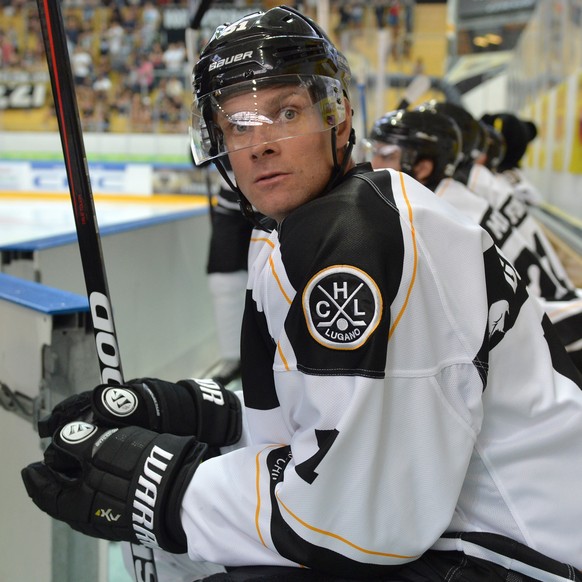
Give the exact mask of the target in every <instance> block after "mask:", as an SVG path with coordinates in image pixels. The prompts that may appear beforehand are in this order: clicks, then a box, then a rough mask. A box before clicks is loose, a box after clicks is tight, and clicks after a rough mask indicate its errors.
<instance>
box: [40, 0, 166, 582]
mask: <svg viewBox="0 0 582 582" xmlns="http://www.w3.org/2000/svg"><path fill="white" fill-rule="evenodd" d="M37 5H38V11H39V16H40V22H41V29H42V36H43V41H44V47H45V54H46V59H47V64H48V69H49V73H50V78H51V87H52V92H53V100H54V105H55V111H56V115H57V119H58V123H59V134H60V137H61V145H62V148H63V155H64V159H65V166H66V170H67V178H68V181H69V191H70V194H71V202H72V205H73V212H74V215H75V227H76V230H77V238H78V243H79V251H80V254H81V263H82V266H83V275H84V277H85V286H86V288H87V295H88V297H89V306H90V308H91V318H92V322H93V329H94V333H95V345H96V348H97V355H98V357H99V367H100V370H101V379H102V382H104V383H109V384H121V383H123V372H122V369H121V359H120V357H119V348H118V342H117V338H116V334H115V326H114V322H113V311H112V309H111V302H110V299H109V288H108V285H107V277H106V274H105V263H104V261H103V253H102V250H101V239H100V236H99V229H98V225H97V217H96V213H95V205H94V202H93V192H92V189H91V181H90V179H89V167H88V164H87V158H86V155H85V145H84V143H83V133H82V130H81V122H80V119H79V109H78V107H77V98H76V95H75V86H74V79H73V73H72V69H71V62H70V59H69V52H68V48H67V39H66V35H65V26H64V21H63V15H62V11H61V6H60V0H37ZM131 550H132V557H133V567H134V575H135V578H136V580H138V581H141V580H144V581H145V580H147V581H148V582H156V581H157V579H158V578H157V573H156V566H155V561H154V553H153V550H152V549H151V548H146V547H145V546H140V545H132V546H131Z"/></svg>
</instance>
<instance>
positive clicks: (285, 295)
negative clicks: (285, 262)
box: [269, 257, 291, 305]
mask: <svg viewBox="0 0 582 582" xmlns="http://www.w3.org/2000/svg"><path fill="white" fill-rule="evenodd" d="M269 265H271V272H272V273H273V277H275V281H277V285H279V289H281V293H283V297H285V301H287V303H289V305H291V299H290V298H289V296H288V295H287V293H285V289H283V285H282V284H281V279H279V276H278V275H277V271H275V263H274V262H273V257H269Z"/></svg>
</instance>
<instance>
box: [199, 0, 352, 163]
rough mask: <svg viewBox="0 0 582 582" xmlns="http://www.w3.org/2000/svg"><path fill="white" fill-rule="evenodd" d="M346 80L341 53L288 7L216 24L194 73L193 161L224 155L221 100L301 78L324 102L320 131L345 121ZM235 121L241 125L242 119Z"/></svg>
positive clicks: (347, 72)
mask: <svg viewBox="0 0 582 582" xmlns="http://www.w3.org/2000/svg"><path fill="white" fill-rule="evenodd" d="M350 78H351V74H350V68H349V65H348V62H347V60H346V58H345V57H344V55H343V54H342V53H341V52H340V51H339V50H338V49H337V48H336V47H335V46H334V45H333V43H332V42H331V40H330V39H329V37H328V36H327V35H326V34H325V32H324V31H323V30H322V29H321V28H320V27H319V26H318V25H317V24H316V23H315V22H313V21H312V20H311V19H309V18H308V17H306V16H304V15H303V14H301V13H300V12H298V11H296V10H294V9H293V8H290V7H287V6H277V7H276V8H272V9H270V10H267V11H266V12H262V11H259V12H254V13H252V14H249V15H247V16H245V17H243V18H241V19H240V20H237V21H236V22H234V23H232V24H229V25H222V26H219V27H218V28H217V29H216V31H215V33H214V35H213V36H212V38H211V39H210V41H209V42H208V44H207V45H206V47H205V48H204V49H203V51H202V53H201V55H200V60H199V61H198V62H197V63H196V65H195V67H194V71H193V90H194V104H193V108H192V140H193V143H192V146H193V151H194V158H195V160H196V162H197V163H201V162H204V161H206V160H208V159H212V158H216V157H218V156H221V155H223V154H225V153H228V146H227V145H226V144H225V143H224V141H223V140H221V135H220V130H219V129H218V128H217V126H216V123H215V115H216V113H217V111H219V109H220V106H219V103H220V100H221V98H225V97H228V96H229V95H234V94H237V93H242V92H245V91H249V92H250V91H253V90H256V88H257V87H261V86H266V85H269V84H284V83H288V84H293V83H300V82H302V80H303V83H304V84H305V86H306V87H308V88H309V90H310V92H311V93H312V96H313V101H314V102H315V101H319V102H321V101H323V102H324V103H323V104H322V107H321V108H322V115H325V116H326V119H327V123H326V125H325V127H324V129H330V127H333V126H336V125H338V124H339V123H341V122H342V121H343V120H344V119H345V111H343V112H342V108H343V98H342V92H343V94H345V95H346V96H347V97H348V96H349V84H350ZM245 113H250V112H245ZM261 119H262V117H261V116H258V117H257V116H253V118H252V119H251V120H248V119H244V120H243V123H245V122H246V123H249V124H257V123H261ZM329 120H332V125H331V126H330V124H329ZM235 121H236V123H240V122H241V118H240V117H239V118H237V119H236V120H235ZM287 137H289V136H287Z"/></svg>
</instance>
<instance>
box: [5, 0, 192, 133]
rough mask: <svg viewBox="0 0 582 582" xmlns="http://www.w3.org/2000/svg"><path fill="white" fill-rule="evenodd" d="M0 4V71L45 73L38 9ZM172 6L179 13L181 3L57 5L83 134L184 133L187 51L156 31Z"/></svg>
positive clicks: (141, 0)
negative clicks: (0, 16) (65, 40)
mask: <svg viewBox="0 0 582 582" xmlns="http://www.w3.org/2000/svg"><path fill="white" fill-rule="evenodd" d="M0 1H1V4H0V6H1V8H0V9H1V11H2V19H1V20H0V65H1V68H2V70H3V71H6V70H15V71H16V70H26V71H29V72H31V71H35V70H42V69H46V60H45V56H44V49H43V43H42V36H41V31H40V25H39V20H38V12H37V5H36V2H31V1H25V0H10V1H9V2H7V0H0ZM172 6H177V7H185V6H186V3H185V1H184V0H182V1H181V2H177V1H170V0H167V1H163V0H156V1H155V2H154V1H152V0H111V1H109V2H103V1H101V0H63V2H62V12H63V20H64V22H65V30H66V35H67V43H68V47H69V55H70V61H71V69H72V72H73V77H74V82H75V89H76V93H77V103H78V107H79V113H80V117H81V121H82V125H83V129H84V130H86V131H130V132H185V131H187V126H188V121H189V119H188V115H189V109H190V87H189V78H190V70H189V68H190V67H189V65H188V58H187V54H186V45H185V41H184V40H183V39H179V40H176V39H168V38H167V35H165V34H164V31H163V29H162V26H161V24H162V10H163V9H164V8H167V7H172ZM49 95H50V92H49ZM51 116H54V110H53V111H51V113H50V114H49V117H51Z"/></svg>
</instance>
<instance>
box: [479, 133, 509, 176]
mask: <svg viewBox="0 0 582 582" xmlns="http://www.w3.org/2000/svg"><path fill="white" fill-rule="evenodd" d="M480 123H481V125H482V127H484V128H485V131H486V132H487V145H486V149H485V151H484V152H483V158H482V160H481V161H479V160H477V162H478V163H482V164H483V165H484V166H485V167H486V168H488V169H489V170H491V172H493V173H494V174H497V169H498V168H499V164H500V163H501V160H503V158H504V156H505V151H506V149H507V145H506V143H505V138H504V137H503V134H502V133H500V132H499V131H497V130H496V129H495V128H494V127H493V126H491V125H487V124H486V123H485V122H483V121H481V122H480Z"/></svg>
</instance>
